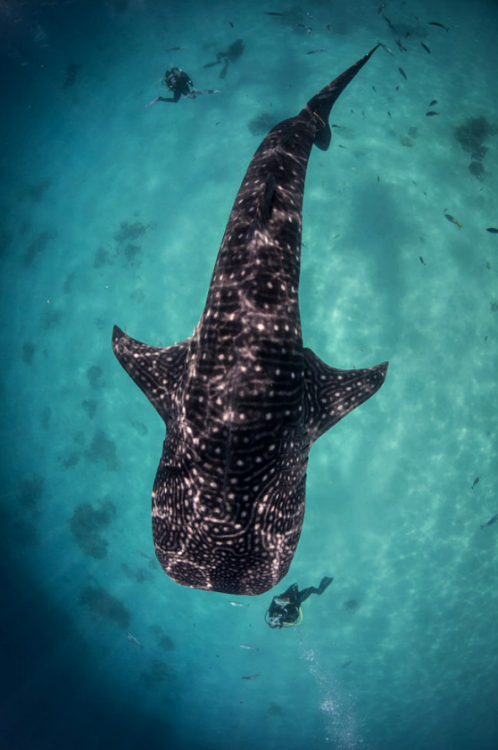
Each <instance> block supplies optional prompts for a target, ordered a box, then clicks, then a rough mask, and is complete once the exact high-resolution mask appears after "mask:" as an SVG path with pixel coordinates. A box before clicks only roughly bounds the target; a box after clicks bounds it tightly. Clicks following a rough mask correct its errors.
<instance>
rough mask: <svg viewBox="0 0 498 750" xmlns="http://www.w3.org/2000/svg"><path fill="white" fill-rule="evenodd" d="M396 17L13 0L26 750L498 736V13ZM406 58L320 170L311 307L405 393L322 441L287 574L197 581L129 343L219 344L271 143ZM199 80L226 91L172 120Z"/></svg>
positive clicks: (307, 216)
mask: <svg viewBox="0 0 498 750" xmlns="http://www.w3.org/2000/svg"><path fill="white" fill-rule="evenodd" d="M379 5H380V3H379V0H376V1H375V2H366V1H364V2H355V3H342V4H338V3H336V4H330V3H324V2H312V3H310V4H309V5H307V6H303V7H302V8H298V7H295V8H294V9H289V8H290V6H287V5H286V4H285V3H282V2H280V0H279V1H278V2H276V3H275V4H266V3H265V4H259V3H257V4H256V3H247V2H239V3H233V4H229V3H220V2H212V3H204V4H202V3H197V4H196V3H194V2H191V3H187V2H184V3H181V4H180V3H179V4H174V3H164V2H163V3H161V2H158V0H156V2H152V0H151V1H150V2H147V0H142V1H140V0H109V2H95V3H90V2H83V0H74V2H56V1H55V0H54V2H49V3H43V4H41V3H39V2H37V3H30V2H24V3H21V2H15V0H11V1H10V2H7V1H6V0H0V21H1V25H0V52H1V67H2V73H1V96H2V107H1V111H2V116H1V118H0V137H1V146H2V157H1V175H2V181H1V196H0V207H1V226H0V252H1V254H0V258H1V269H2V273H1V297H0V304H1V312H2V327H1V338H2V351H3V356H2V376H3V377H2V385H1V391H0V392H1V396H2V414H3V419H2V431H1V436H2V443H1V463H2V501H1V506H0V523H1V548H2V556H1V566H0V569H1V582H2V600H1V601H2V607H1V609H0V623H1V635H0V644H1V654H2V656H1V667H0V676H1V677H0V682H1V693H0V695H1V703H0V732H1V735H2V737H1V739H0V746H1V747H2V748H6V750H25V749H29V750H31V749H34V750H49V749H50V750H59V749H61V750H62V749H63V748H68V747H71V748H74V749H75V750H80V748H81V749H82V748H85V750H93V748H104V747H105V748H107V747H116V748H117V747H120V748H123V749H124V750H128V749H130V750H131V749H132V748H134V749H138V748H152V747H153V748H171V749H174V750H177V749H178V750H186V749H187V748H195V750H228V748H234V747H235V748H243V749H244V750H245V749H246V748H247V750H252V749H253V748H261V747H264V748H265V749H266V750H272V748H282V747H285V748H286V749H287V750H295V749H298V748H317V749H321V748H326V747H330V748H337V750H350V749H351V748H366V749H368V750H400V748H408V749H409V750H412V749H413V750H416V749H418V748H437V749H438V750H439V749H444V750H446V749H448V750H449V749H450V748H451V749H452V750H453V749H454V750H466V749H467V748H479V749H483V750H494V749H495V748H496V747H498V718H497V716H498V714H497V711H496V696H497V695H498V677H497V675H498V638H497V631H496V624H497V621H498V600H497V593H496V578H497V570H498V536H497V534H498V524H496V525H491V526H489V527H485V528H483V529H482V530H481V528H480V526H481V525H483V524H485V523H486V522H487V521H488V520H489V519H490V518H492V517H493V516H494V515H495V514H497V513H498V492H497V481H498V480H497V466H498V460H497V423H496V410H497V405H498V384H497V375H496V373H497V371H498V354H497V345H498V332H497V321H498V284H497V271H498V257H497V256H498V235H497V234H492V233H489V232H487V231H486V229H487V228H489V227H495V228H498V198H497V195H498V185H497V175H498V130H497V126H498V108H497V105H496V102H498V77H497V75H496V73H497V70H498V54H497V52H496V38H497V32H498V7H497V5H496V3H492V2H488V3H486V2H476V3H468V2H465V3H463V2H452V3H443V2H438V4H437V5H435V4H434V3H428V2H427V3H415V2H404V3H402V2H394V1H393V2H390V3H389V4H388V5H387V7H386V8H384V11H383V12H384V14H385V16H386V17H387V18H388V19H389V20H390V21H391V23H392V24H393V25H394V26H395V28H396V31H397V37H398V39H399V40H400V42H401V43H402V44H403V45H404V46H405V47H406V50H407V51H402V50H401V49H400V48H399V47H398V45H397V44H396V41H395V39H394V38H393V33H392V31H391V29H390V27H389V25H388V23H387V22H386V21H385V20H384V19H383V17H382V14H378V13H377V9H378V7H379ZM264 11H274V12H282V13H284V14H285V15H284V16H283V17H280V16H274V17H271V16H268V15H265V14H264ZM306 11H308V12H309V13H311V14H312V18H310V17H309V16H306V14H305V12H306ZM429 21H436V22H440V23H442V24H444V25H445V26H447V27H448V28H449V31H446V30H445V29H444V28H441V27H438V26H434V25H429ZM299 23H302V24H305V25H309V26H310V27H311V28H312V31H311V32H310V33H309V34H307V33H306V30H305V29H304V28H302V27H301V26H296V24H299ZM327 24H331V28H330V30H327V28H326V26H327ZM407 34H408V36H407ZM239 38H241V39H243V41H244V45H245V50H244V53H243V55H242V56H241V57H240V58H239V59H238V60H236V61H235V62H233V63H232V64H230V65H229V67H228V71H227V74H226V77H225V78H222V79H220V78H219V74H220V70H221V66H214V67H211V68H204V64H205V63H207V62H210V61H213V60H214V59H216V52H218V51H220V50H226V49H227V47H228V46H229V45H230V44H231V43H232V42H233V41H235V40H236V39H239ZM379 39H380V40H381V41H382V42H384V44H386V45H387V46H388V47H389V48H390V49H391V50H392V52H393V53H394V55H393V56H392V55H390V54H388V53H387V52H386V51H384V50H383V49H379V50H378V51H377V52H376V53H375V55H374V57H373V58H372V60H371V61H370V62H369V63H368V65H367V66H366V67H365V68H364V69H363V70H362V71H361V72H360V73H359V75H358V76H357V78H356V79H355V80H354V81H353V83H352V84H351V85H350V86H349V88H348V89H347V90H346V91H345V92H344V93H343V95H342V96H341V98H340V99H339V101H338V102H337V104H336V105H335V107H334V110H333V112H332V116H331V122H333V123H334V124H336V125H338V126H339V127H337V128H334V130H333V133H334V135H333V141H332V145H331V148H330V149H329V151H328V152H325V153H324V152H321V151H318V150H317V149H315V150H314V151H313V153H312V155H311V160H310V165H309V169H308V177H307V187H306V193H305V205H304V233H303V243H304V247H303V263H302V273H301V286H300V294H301V313H302V322H303V333H304V341H305V344H306V345H307V346H309V347H311V348H313V349H314V351H315V352H316V353H317V354H318V355H319V356H320V357H322V358H323V359H324V360H325V361H327V362H328V363H329V364H331V365H332V366H335V367H340V368H351V367H366V366H370V365H373V364H377V363H379V362H382V361H383V360H386V359H387V360H389V361H390V369H389V372H388V376H387V379H386V382H385V384H384V386H383V387H382V389H381V390H380V391H379V393H378V394H376V395H375V397H374V398H372V399H371V400H370V401H368V402H367V403H366V404H364V405H363V406H361V407H360V408H359V409H358V410H357V411H355V412H353V413H352V414H351V415H349V416H348V417H347V418H346V419H344V420H343V421H342V422H340V423H339V424H338V425H337V426H336V427H334V428H333V429H332V430H331V431H330V432H329V433H327V435H326V436H324V437H323V438H321V439H320V441H319V442H318V443H317V444H316V445H315V446H314V447H313V450H312V452H311V456H310V463H309V471H308V482H307V509H306V518H305V523H304V527H303V532H302V536H301V541H300V544H299V546H298V549H297V553H296V555H295V558H294V561H293V563H292V566H291V568H290V571H289V574H288V575H287V577H286V578H285V579H284V580H283V581H282V582H281V584H279V586H278V587H276V589H275V590H273V591H272V592H268V593H267V594H264V595H262V596H259V597H254V598H250V597H230V596H227V595H223V594H218V593H208V592H204V591H197V590H191V589H186V588H182V587H180V586H178V585H176V584H175V583H173V581H171V580H170V579H169V578H168V577H167V576H166V575H165V574H164V573H163V571H162V570H161V568H160V566H159V564H158V563H157V562H156V561H155V558H154V550H153V545H152V535H151V528H150V493H151V487H152V483H153V479H154V475H155V471H156V468H157V463H158V460H159V457H160V452H161V447H162V440H163V438H164V426H163V424H162V422H161V420H160V419H159V417H158V416H157V414H156V413H155V411H154V410H153V409H152V407H151V406H150V405H149V404H148V402H147V401H146V399H145V398H144V397H143V395H142V394H141V393H140V391H139V390H138V389H137V388H136V386H135V385H134V384H133V383H132V381H131V380H130V379H129V378H128V376H127V375H126V373H124V372H123V370H122V369H121V368H120V366H119V364H118V363H117V361H116V359H115V358H114V355H113V353H112V350H111V346H110V339H111V330H112V326H113V324H115V323H116V324H118V325H119V326H120V327H122V328H126V330H127V332H128V333H129V334H130V335H132V336H133V337H135V338H137V339H139V340H143V341H146V342H147V343H149V344H153V345H163V346H167V345H169V344H172V343H174V342H175V341H179V340H182V339H184V338H185V337H186V336H188V335H190V334H191V332H192V330H193V327H194V326H195V325H196V323H197V321H198V319H199V316H200V314H201V312H202V309H203V305H204V301H205V297H206V293H207V289H208V284H209V281H210V276H211V273H212V269H213V266H214V262H215V259H216V253H217V250H218V247H219V244H220V241H221V238H222V235H223V231H224V227H225V224H226V221H227V218H228V214H229V212H230V209H231V206H232V203H233V200H234V198H235V195H236V192H237V190H238V187H239V185H240V182H241V180H242V177H243V175H244V172H245V169H246V167H247V165H248V163H249V161H250V158H251V156H252V154H253V153H254V151H255V150H256V148H257V146H258V145H259V142H260V141H261V139H262V138H263V136H264V134H265V132H266V129H268V128H269V127H271V126H272V125H273V124H275V123H276V122H278V121H279V120H281V119H284V118H285V117H288V116H291V115H293V114H296V113H297V112H298V111H299V110H300V108H301V107H302V106H303V104H304V103H305V102H306V101H307V100H308V99H309V98H310V97H311V96H312V95H313V94H314V93H315V92H316V91H317V90H318V89H320V88H321V87H322V86H324V85H325V84H326V83H327V82H328V81H329V80H331V79H332V78H334V77H335V76H336V75H338V74H339V73H340V72H342V71H343V70H344V69H345V68H347V67H348V66H349V65H351V64H352V63H353V62H355V61H356V60H357V59H359V58H360V57H362V56H363V55H364V54H365V53H366V52H367V51H368V50H369V49H371V48H372V47H373V46H374V44H375V43H376V42H377V40H379ZM421 42H423V43H424V44H425V45H426V46H427V47H428V48H429V50H430V53H429V52H427V51H426V50H425V49H424V48H423V47H422V45H421ZM179 46H181V47H185V48H186V49H185V50H173V51H170V52H167V50H168V49H171V48H172V47H179ZM317 49H324V50H325V51H323V52H319V53H316V54H314V55H307V54H306V53H307V52H309V51H310V50H317ZM169 64H177V65H180V66H181V67H183V68H185V70H187V71H188V73H189V74H190V75H191V76H192V78H193V80H194V83H195V85H196V87H197V88H198V89H217V90H219V91H220V93H219V94H206V95H203V96H199V97H198V98H197V99H195V100H188V99H185V100H181V101H180V102H179V103H178V104H176V105H175V106H171V105H166V104H162V103H161V102H158V103H156V104H155V105H153V106H150V107H145V106H144V105H146V104H147V103H148V102H150V101H151V100H152V99H154V97H156V96H157V95H158V94H159V93H161V92H160V91H158V85H159V84H158V81H159V79H160V78H161V76H162V75H163V74H164V70H165V68H166V66H168V65H169ZM68 66H69V67H68ZM400 67H401V68H402V70H403V71H404V72H405V74H406V78H405V77H403V75H402V74H401V73H400V72H399V70H398V69H399V68H400ZM432 100H437V104H435V105H433V106H431V107H430V109H432V110H435V111H437V112H438V113H439V114H438V115H437V116H436V115H435V116H432V117H427V116H426V114H425V113H426V112H427V111H428V109H429V103H430V102H431V101H432ZM388 113H390V114H388ZM263 116H264V117H263ZM483 118H484V119H483ZM483 149H487V151H486V153H483ZM472 155H473V156H474V158H472ZM476 165H477V166H476ZM479 165H480V166H479ZM469 166H471V167H472V169H471V170H470V169H469ZM444 213H448V214H451V215H452V216H454V217H455V218H456V220H457V221H458V222H459V223H460V224H461V225H462V229H459V228H458V226H457V225H456V224H454V223H452V222H450V221H448V220H447V219H446V218H445V216H444ZM422 261H423V262H422ZM477 477H479V482H477V483H476V484H475V486H474V487H473V485H474V482H475V480H476V478H477ZM324 575H330V576H333V577H334V582H333V584H332V585H331V586H330V588H329V589H328V590H327V591H326V592H325V593H324V595H323V596H322V597H315V596H312V597H311V598H310V599H308V600H307V601H306V602H305V603H304V605H303V614H304V619H303V622H302V624H301V625H299V626H298V627H294V628H288V629H284V630H277V631H273V630H270V629H269V628H268V626H267V625H266V624H265V622H264V614H265V611H266V609H267V607H268V606H269V603H270V602H271V599H272V596H273V595H275V594H278V593H279V592H281V591H283V590H284V588H285V587H287V586H288V585H290V584H291V583H293V582H295V581H297V582H298V584H299V586H300V588H304V587H306V586H309V585H315V586H317V585H318V583H319V581H320V579H321V578H322V576H324ZM230 601H236V602H237V603H239V604H243V605H244V606H232V605H231V604H230ZM127 633H130V634H132V635H133V637H134V638H135V639H136V640H137V641H138V642H139V644H140V645H137V644H136V643H134V642H132V641H131V640H130V639H129V638H127V636H126V634H127ZM241 645H249V646H252V647H253V648H252V649H243V648H241ZM140 646H141V647H140ZM255 675H257V676H256V677H254V679H251V680H246V679H242V678H243V677H248V676H255Z"/></svg>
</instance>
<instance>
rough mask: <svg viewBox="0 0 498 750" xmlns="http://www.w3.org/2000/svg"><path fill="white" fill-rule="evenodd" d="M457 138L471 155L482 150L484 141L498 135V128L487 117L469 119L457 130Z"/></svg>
mask: <svg viewBox="0 0 498 750" xmlns="http://www.w3.org/2000/svg"><path fill="white" fill-rule="evenodd" d="M454 132H455V138H456V139H457V141H458V143H459V144H460V146H461V147H462V148H463V150H464V151H467V152H468V153H469V154H471V153H472V152H473V151H477V150H478V149H480V148H482V144H483V141H485V140H486V139H487V138H489V137H490V136H493V135H496V134H497V133H498V127H497V126H496V125H493V124H492V123H490V122H488V120H487V119H486V117H484V116H481V117H469V118H468V119H467V120H465V122H464V123H463V124H462V125H459V126H458V127H457V128H455V131H454Z"/></svg>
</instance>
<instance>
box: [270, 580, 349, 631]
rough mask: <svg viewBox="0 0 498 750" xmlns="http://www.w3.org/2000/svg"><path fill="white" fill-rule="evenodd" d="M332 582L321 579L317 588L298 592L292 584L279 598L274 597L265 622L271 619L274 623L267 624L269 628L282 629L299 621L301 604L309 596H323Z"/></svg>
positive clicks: (313, 587) (295, 585) (309, 587)
mask: <svg viewBox="0 0 498 750" xmlns="http://www.w3.org/2000/svg"><path fill="white" fill-rule="evenodd" d="M333 580H334V579H333V578H327V577H325V578H322V580H321V583H320V586H319V587H318V588H315V586H308V588H307V589H303V590H302V591H299V589H298V585H297V583H293V584H292V586H289V588H288V589H287V591H284V593H283V594H280V596H274V597H273V600H272V603H271V604H270V607H269V609H268V611H267V613H266V621H267V622H268V618H272V620H273V623H274V624H273V625H272V624H271V623H269V622H268V624H269V625H270V627H274V628H276V627H278V628H283V627H284V625H293V624H294V623H295V622H297V620H298V619H299V607H300V606H301V604H302V603H303V602H304V601H306V599H307V598H308V597H309V596H311V594H318V596H320V594H323V592H324V591H325V589H326V588H327V586H330V584H331V583H332V581H333ZM277 600H278V601H277ZM284 602H285V604H284ZM277 620H278V622H277Z"/></svg>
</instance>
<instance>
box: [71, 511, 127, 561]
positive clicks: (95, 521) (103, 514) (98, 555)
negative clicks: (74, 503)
mask: <svg viewBox="0 0 498 750" xmlns="http://www.w3.org/2000/svg"><path fill="white" fill-rule="evenodd" d="M98 504H99V507H98V508H97V509H95V508H93V507H92V506H91V505H90V503H82V504H81V505H78V507H77V508H76V509H75V511H74V513H73V515H72V516H71V518H70V519H69V528H70V529H71V533H72V535H73V538H74V540H75V542H76V544H77V545H78V547H79V548H80V549H81V550H82V551H83V552H84V553H85V555H88V556H89V557H94V558H95V559H97V560H103V559H104V557H105V556H106V555H107V547H108V542H107V541H106V540H105V539H104V538H103V537H102V531H104V530H105V529H107V527H108V526H109V524H110V523H111V522H112V521H113V520H114V519H115V517H116V508H115V506H114V505H113V503H111V501H110V500H109V498H108V497H105V498H104V499H103V500H99V501H98Z"/></svg>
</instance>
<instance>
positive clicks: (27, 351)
mask: <svg viewBox="0 0 498 750" xmlns="http://www.w3.org/2000/svg"><path fill="white" fill-rule="evenodd" d="M34 355H35V345H34V344H32V343H31V341H26V342H25V343H24V344H23V345H22V361H23V362H24V364H25V365H31V364H33V357H34Z"/></svg>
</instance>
